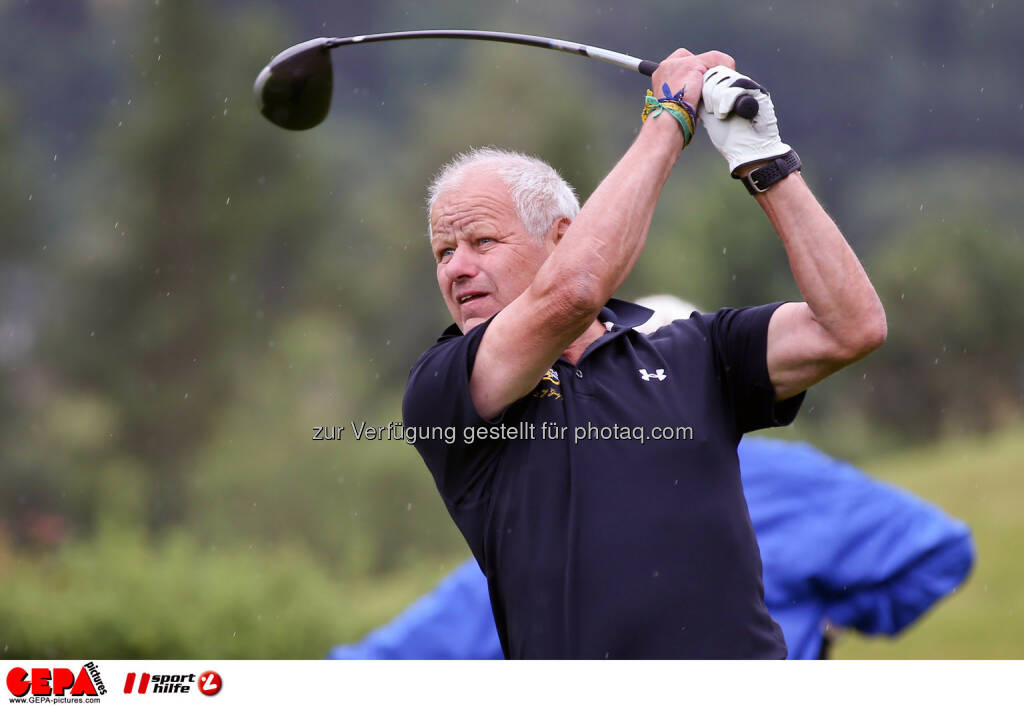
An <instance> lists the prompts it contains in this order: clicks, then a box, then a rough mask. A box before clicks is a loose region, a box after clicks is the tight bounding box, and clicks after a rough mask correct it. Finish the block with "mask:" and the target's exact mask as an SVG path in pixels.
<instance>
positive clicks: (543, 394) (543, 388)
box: [530, 368, 562, 400]
mask: <svg viewBox="0 0 1024 706" xmlns="http://www.w3.org/2000/svg"><path fill="white" fill-rule="evenodd" d="M561 386H562V383H561V382H559V380H558V373H557V372H555V370H554V368H548V371H547V372H546V373H544V377H542V378H541V379H540V382H538V383H537V387H535V388H533V392H531V393H530V394H531V395H532V396H533V397H537V398H538V399H546V398H550V399H556V400H560V399H562V392H561V390H559V388H560V387H561Z"/></svg>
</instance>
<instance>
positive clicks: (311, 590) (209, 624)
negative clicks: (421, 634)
mask: <svg viewBox="0 0 1024 706" xmlns="http://www.w3.org/2000/svg"><path fill="white" fill-rule="evenodd" d="M448 566H449V567H451V566H454V564H452V563H449V564H448ZM444 570H445V566H444V565H443V564H440V563H434V564H431V565H425V564H420V565H418V566H413V567H410V568H406V569H405V570H404V571H402V572H399V573H396V574H392V575H390V576H388V577H387V578H386V579H381V580H378V581H375V582H372V583H370V582H367V581H365V580H341V579H339V578H337V577H336V575H335V574H334V573H333V572H332V571H330V570H329V569H326V568H324V565H323V562H321V561H317V560H316V559H314V558H313V556H312V555H311V554H310V553H309V552H308V551H306V550H304V549H303V548H302V546H301V545H296V544H278V545H270V546H268V545H259V546H249V547H248V548H246V547H244V546H239V545H234V546H225V545H215V544H209V543H199V542H197V541H196V540H195V539H193V538H192V537H190V536H189V535H187V534H183V533H174V534H172V535H170V536H168V537H166V538H165V539H164V540H162V541H160V542H157V543H156V544H154V545H147V544H146V543H145V542H143V541H142V540H141V539H140V538H139V536H138V535H136V534H133V533H131V532H127V533H124V532H117V533H115V532H110V533H101V534H100V535H99V536H98V537H97V538H96V539H94V540H92V541H89V542H81V543H74V544H70V545H68V546H66V547H65V548H63V549H62V550H61V551H60V552H58V553H56V554H54V555H43V556H39V557H31V556H28V555H9V554H8V555H0V592H2V593H3V595H4V600H3V601H2V602H0V646H2V647H0V650H2V652H0V653H2V654H3V655H4V658H5V659H67V658H72V657H76V656H86V655H87V656H89V657H96V658H102V659H142V658H149V659H171V658H174V659H317V658H320V657H322V656H323V655H324V654H325V653H326V652H327V650H328V649H329V648H330V647H331V646H332V645H334V644H337V643H339V642H345V641H353V640H356V639H358V638H359V637H361V636H362V635H363V634H365V633H366V632H368V631H369V630H371V629H373V628H374V627H376V626H377V625H379V624H380V623H382V622H384V621H385V620H388V619H390V618H391V617H392V615H393V614H394V612H395V611H397V609H398V607H399V606H402V605H404V604H406V603H407V602H409V601H410V600H412V599H413V598H414V597H415V596H417V595H419V594H420V593H422V592H423V591H425V590H426V589H427V588H429V587H430V585H431V584H432V583H433V582H434V581H436V580H437V578H438V577H439V576H440V575H441V574H442V573H443V572H444Z"/></svg>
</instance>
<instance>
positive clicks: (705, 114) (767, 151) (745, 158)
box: [698, 64, 790, 176]
mask: <svg viewBox="0 0 1024 706" xmlns="http://www.w3.org/2000/svg"><path fill="white" fill-rule="evenodd" d="M734 66H735V64H726V65H724V66H715V67H712V68H711V69H709V70H708V71H707V72H705V73H704V74H703V99H704V100H703V103H702V105H701V107H700V109H699V110H698V115H699V116H700V120H701V122H703V123H704V127H706V128H707V131H708V136H709V137H710V138H711V142H712V143H714V145H715V147H716V148H717V149H718V151H719V152H721V154H722V156H723V157H725V160H726V161H727V162H728V163H729V172H730V173H731V174H732V175H733V176H736V175H737V172H738V170H740V169H741V168H742V167H745V166H749V165H752V164H755V163H757V162H762V161H765V160H768V159H773V158H775V157H781V156H782V155H784V154H786V153H787V152H789V150H790V147H789V145H787V144H786V143H785V142H783V141H782V138H781V137H779V124H778V121H777V120H776V119H775V107H774V106H773V105H772V99H771V97H770V96H769V95H768V91H766V90H764V89H763V88H761V86H759V85H758V84H757V83H755V82H754V81H752V80H751V79H749V78H747V77H746V76H744V75H743V74H740V73H737V72H736V71H735V70H734V68H733V67H734ZM744 95H750V96H753V97H754V98H756V99H757V103H758V111H757V115H755V116H754V118H753V119H752V120H747V119H746V118H741V117H739V116H738V115H733V114H732V110H733V107H734V106H735V105H736V101H737V99H739V97H740V96H744Z"/></svg>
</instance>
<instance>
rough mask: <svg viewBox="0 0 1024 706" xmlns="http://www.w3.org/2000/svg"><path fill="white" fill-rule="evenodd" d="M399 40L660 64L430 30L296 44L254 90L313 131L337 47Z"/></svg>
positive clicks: (283, 119) (269, 113)
mask: <svg viewBox="0 0 1024 706" xmlns="http://www.w3.org/2000/svg"><path fill="white" fill-rule="evenodd" d="M396 39H482V40H487V41H492V42H508V43H511V44H525V45H528V46H533V47H541V48H543V49H555V50H557V51H564V52H569V53H571V54H579V55H581V56H586V57H590V58H592V59H600V60H601V61H606V62H608V63H609V64H615V65H616V66H620V67H622V68H624V69H630V70H631V71H639V72H640V73H642V74H644V75H645V76H650V75H651V74H653V73H654V70H655V69H657V68H658V62H656V61H647V60H646V59H637V58H636V57H634V56H629V55H628V54H620V53H618V52H614V51H609V50H608V49H602V48H600V47H591V46H588V45H586V44H578V43H576V42H567V41H565V40H563V39H550V38H548V37H536V36H533V35H530V34H506V33H505V32H485V31H478V30H465V29H428V30H413V31H408V32H386V33H383V34H365V35H357V36H355V37H333V38H331V37H320V38H319V39H310V40H309V41H307V42H302V43H301V44H296V45H295V46H293V47H291V48H289V49H285V50H284V51H283V52H281V53H280V54H278V55H277V56H275V57H274V58H273V59H271V61H270V63H269V64H267V65H266V66H265V67H264V68H263V70H262V71H260V75H259V76H257V77H256V83H255V84H254V85H253V90H254V92H255V94H256V103H257V105H258V106H259V109H260V112H261V113H263V115H264V116H266V118H267V119H268V120H269V121H270V122H272V123H274V124H275V125H279V126H280V127H283V128H286V129H288V130H308V129H309V128H311V127H315V126H317V125H319V124H320V123H321V122H323V120H324V118H326V117H327V113H328V111H329V110H330V108H331V93H332V88H333V85H334V75H333V71H332V69H331V57H330V54H329V53H328V52H330V50H331V49H334V48H335V47H342V46H346V45H349V44H366V43H369V42H386V41H392V40H396ZM733 112H734V113H735V114H736V115H739V116H740V117H743V118H746V119H747V120H750V119H752V118H753V117H754V116H755V115H757V99H756V98H754V97H753V96H749V95H745V96H740V97H739V99H738V100H737V101H736V105H735V107H734V109H733Z"/></svg>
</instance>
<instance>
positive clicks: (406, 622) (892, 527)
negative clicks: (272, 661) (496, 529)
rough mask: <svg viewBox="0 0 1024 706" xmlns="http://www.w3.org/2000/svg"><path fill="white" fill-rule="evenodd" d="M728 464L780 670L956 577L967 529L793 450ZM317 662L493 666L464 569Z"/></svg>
mask: <svg viewBox="0 0 1024 706" xmlns="http://www.w3.org/2000/svg"><path fill="white" fill-rule="evenodd" d="M739 457H740V473H741V475H742V478H743V488H744V494H745V495H746V499H747V505H748V507H749V509H750V517H751V519H752V521H753V523H754V531H755V533H756V534H757V539H758V544H759V546H760V549H761V558H762V561H763V563H764V598H765V604H766V605H767V606H768V610H769V612H770V613H771V615H772V617H773V618H774V619H775V621H776V622H777V623H778V624H779V625H780V626H781V627H782V632H783V634H784V635H785V637H786V644H787V645H788V647H789V658H790V659H815V658H817V657H819V656H823V655H822V652H823V649H824V648H826V647H827V644H828V643H827V639H826V629H825V628H826V626H827V625H828V626H832V627H839V628H849V629H854V630H857V631H859V632H862V633H866V634H872V635H873V634H886V635H895V634H897V633H899V632H900V631H901V630H903V629H904V628H906V627H907V626H908V625H910V624H911V623H913V622H914V621H915V620H916V619H917V618H919V617H920V616H921V615H922V614H923V613H924V612H925V611H927V610H928V609H929V608H930V607H931V606H932V605H934V604H935V603H936V602H937V601H938V600H939V599H941V598H942V597H944V596H946V595H947V594H949V593H951V592H952V591H953V590H955V589H956V588H957V586H959V585H960V584H961V582H963V580H964V579H965V578H966V577H967V574H968V573H969V571H970V569H971V565H972V564H973V561H974V547H973V544H972V541H971V534H970V530H969V529H968V528H967V526H966V525H965V524H964V523H963V522H960V521H959V520H956V519H953V518H951V517H949V516H948V515H946V514H945V513H944V512H942V511H941V510H939V509H938V508H936V507H935V506H933V505H930V504H929V503H926V502H925V501H923V500H921V499H920V498H917V497H916V496H914V495H912V494H910V493H908V492H906V491H904V490H902V489H899V488H896V487H894V486H891V485H888V484H886V483H882V482H879V481H876V480H873V479H872V478H870V477H869V476H867V475H866V474H864V473H863V472H861V471H859V470H858V469H856V468H854V467H853V466H851V465H850V464H847V463H844V462H842V461H838V460H836V459H834V458H831V457H829V456H827V455H826V454H824V453H822V452H821V451H818V450H817V449H815V448H814V447H813V446H811V445H809V444H805V443H794V442H787V441H781V440H777V439H767V438H760V437H755V436H748V437H746V438H744V439H743V441H741V442H740V445H739ZM328 657H329V658H331V659H501V658H502V653H501V645H500V644H499V642H498V633H497V631H496V629H495V627H494V617H493V616H492V614H491V604H490V599H489V598H488V594H487V581H486V579H485V578H484V576H483V574H482V573H481V571H480V568H479V567H478V566H477V563H476V561H475V560H474V559H469V560H467V561H466V562H464V563H463V564H462V565H460V566H459V567H458V568H457V569H456V570H455V571H453V572H452V573H451V574H450V575H448V576H447V577H445V578H444V579H443V580H442V581H441V582H440V583H439V584H438V585H437V587H436V588H434V590H432V591H431V592H430V593H428V594H426V595H425V596H423V597H421V598H420V599H419V600H417V601H416V602H415V603H413V604H412V605H411V606H410V607H409V608H408V609H407V610H406V611H405V612H404V613H402V614H401V615H399V616H398V617H396V618H395V619H394V620H392V621H391V622H390V623H388V624H386V625H384V626H382V627H380V628H377V629H376V630H374V631H373V632H371V633H370V634H369V635H367V636H366V637H365V638H364V639H363V640H362V641H360V642H358V643H356V644H352V645H339V646H337V647H335V648H334V649H332V650H331V652H330V653H329V654H328Z"/></svg>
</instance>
